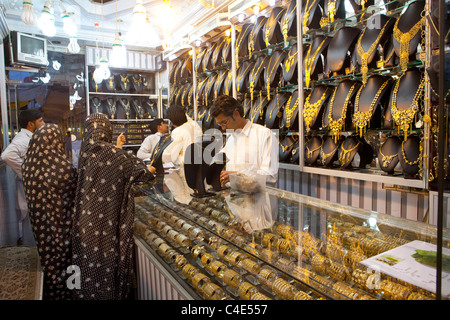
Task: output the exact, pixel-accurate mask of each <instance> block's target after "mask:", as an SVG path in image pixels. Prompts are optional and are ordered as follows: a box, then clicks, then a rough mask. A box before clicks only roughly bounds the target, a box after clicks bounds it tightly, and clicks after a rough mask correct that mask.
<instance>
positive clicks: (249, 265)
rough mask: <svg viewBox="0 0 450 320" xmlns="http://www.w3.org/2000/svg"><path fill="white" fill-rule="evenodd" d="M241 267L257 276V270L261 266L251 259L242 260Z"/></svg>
mask: <svg viewBox="0 0 450 320" xmlns="http://www.w3.org/2000/svg"><path fill="white" fill-rule="evenodd" d="M242 267H243V268H244V269H245V270H247V271H248V272H250V273H253V274H257V273H258V272H259V270H260V269H261V266H260V265H259V263H257V262H255V261H253V260H252V259H249V258H247V259H244V261H242Z"/></svg>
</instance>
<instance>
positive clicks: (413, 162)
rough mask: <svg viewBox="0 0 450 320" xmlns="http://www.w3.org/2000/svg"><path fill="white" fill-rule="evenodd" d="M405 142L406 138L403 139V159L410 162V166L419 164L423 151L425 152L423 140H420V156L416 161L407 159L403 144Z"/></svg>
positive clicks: (407, 162)
mask: <svg viewBox="0 0 450 320" xmlns="http://www.w3.org/2000/svg"><path fill="white" fill-rule="evenodd" d="M404 143H405V140H403V141H402V156H403V159H404V160H405V162H406V164H408V165H410V166H413V165H415V164H418V163H419V161H420V159H421V158H422V152H423V146H422V141H420V144H419V156H418V157H417V159H416V160H414V161H409V160H408V159H406V154H405V148H404V146H403V144H404Z"/></svg>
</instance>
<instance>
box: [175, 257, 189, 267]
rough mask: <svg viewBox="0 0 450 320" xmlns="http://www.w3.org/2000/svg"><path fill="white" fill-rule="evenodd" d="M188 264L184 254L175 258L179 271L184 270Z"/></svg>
mask: <svg viewBox="0 0 450 320" xmlns="http://www.w3.org/2000/svg"><path fill="white" fill-rule="evenodd" d="M186 264H188V261H187V259H186V258H185V257H184V256H183V255H182V254H178V255H176V256H175V266H176V267H177V268H178V269H183V267H184V266H185V265H186Z"/></svg>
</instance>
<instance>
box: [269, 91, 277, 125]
mask: <svg viewBox="0 0 450 320" xmlns="http://www.w3.org/2000/svg"><path fill="white" fill-rule="evenodd" d="M277 106H278V88H276V89H275V103H274V107H273V108H272V110H270V113H269V119H272V113H273V110H275V109H277Z"/></svg>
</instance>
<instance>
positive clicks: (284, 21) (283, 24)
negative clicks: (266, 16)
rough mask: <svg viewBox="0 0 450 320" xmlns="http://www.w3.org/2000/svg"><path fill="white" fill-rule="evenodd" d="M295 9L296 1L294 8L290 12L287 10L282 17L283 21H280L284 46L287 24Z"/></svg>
mask: <svg viewBox="0 0 450 320" xmlns="http://www.w3.org/2000/svg"><path fill="white" fill-rule="evenodd" d="M296 9H297V3H296V4H295V6H294V8H293V9H292V11H291V12H289V11H287V12H286V14H285V15H284V17H283V21H282V22H283V23H282V28H281V29H282V31H283V39H284V46H285V47H286V46H287V38H288V27H289V26H288V24H289V20H290V19H291V16H292V15H293V14H294V13H295V11H296Z"/></svg>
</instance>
